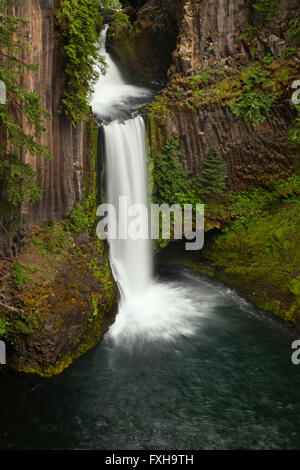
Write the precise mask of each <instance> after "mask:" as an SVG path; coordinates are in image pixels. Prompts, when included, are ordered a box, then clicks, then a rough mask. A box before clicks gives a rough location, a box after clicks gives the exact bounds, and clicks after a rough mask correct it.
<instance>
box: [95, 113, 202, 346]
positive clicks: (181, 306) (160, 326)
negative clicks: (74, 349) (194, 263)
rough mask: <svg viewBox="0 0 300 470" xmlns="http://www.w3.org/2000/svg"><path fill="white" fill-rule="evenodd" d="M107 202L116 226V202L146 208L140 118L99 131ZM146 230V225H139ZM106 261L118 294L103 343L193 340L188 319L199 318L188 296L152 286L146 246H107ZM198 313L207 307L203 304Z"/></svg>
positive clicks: (120, 217) (121, 219) (123, 219)
mask: <svg viewBox="0 0 300 470" xmlns="http://www.w3.org/2000/svg"><path fill="white" fill-rule="evenodd" d="M104 139H105V160H106V168H107V187H108V202H109V203H110V204H112V205H113V206H114V207H115V208H116V212H117V225H119V224H121V225H122V224H124V226H125V227H126V226H127V224H128V222H129V221H128V220H127V214H124V213H122V212H121V211H120V213H118V210H117V209H118V207H119V197H120V196H126V197H127V201H128V207H129V206H130V205H132V204H143V205H144V206H147V186H148V184H147V168H146V163H147V148H146V130H145V124H144V120H143V118H142V117H141V116H137V117H135V118H132V119H128V120H126V121H125V122H119V121H117V120H115V121H113V122H111V123H110V124H107V125H106V126H104ZM142 223H143V224H144V227H142V229H143V230H142V231H144V232H146V231H147V230H148V219H147V220H146V219H144V220H142ZM109 244H110V259H111V265H112V269H113V273H114V277H115V279H116V281H117V283H118V284H119V287H120V291H121V294H122V295H121V302H120V305H119V313H118V315H117V318H116V322H115V323H114V325H113V326H112V327H111V329H110V331H109V333H108V338H112V339H113V340H115V341H118V343H121V344H122V345H124V346H126V345H127V346H128V345H129V344H132V343H133V342H139V343H140V341H145V340H147V339H158V338H161V339H166V340H170V339H173V338H175V337H177V336H178V335H185V336H188V335H191V334H193V331H194V328H193V322H192V318H193V317H195V316H199V311H198V312H197V311H196V309H195V307H194V305H193V302H192V301H191V300H189V298H188V297H189V296H188V292H187V291H186V290H185V289H183V288H182V287H179V286H176V285H174V284H171V283H158V282H157V281H155V280H154V279H153V275H152V254H151V242H150V240H149V239H147V240H142V239H141V240H132V239H124V240H123V239H121V240H119V239H116V240H110V242H109ZM203 308H204V310H206V309H207V303H205V302H204V303H203Z"/></svg>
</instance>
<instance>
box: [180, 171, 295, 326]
mask: <svg viewBox="0 0 300 470" xmlns="http://www.w3.org/2000/svg"><path fill="white" fill-rule="evenodd" d="M299 201H300V175H298V174H296V175H294V176H293V177H291V178H290V179H289V180H287V181H284V180H282V181H277V182H276V181H270V183H269V185H268V186H267V187H265V188H252V189H249V190H247V191H243V192H241V193H238V194H234V193H233V194H232V195H231V197H230V198H229V204H228V206H227V209H226V211H225V212H224V220H225V222H226V223H225V225H224V230H223V231H218V232H213V234H210V233H207V234H206V241H205V245H204V248H203V250H202V251H201V252H199V253H198V254H195V253H187V252H186V253H182V254H181V255H176V257H175V258H173V261H172V262H175V263H180V264H183V265H185V266H187V267H190V268H192V269H195V270H198V271H200V272H203V273H205V274H208V275H210V276H215V277H216V278H218V279H220V280H222V281H224V282H226V283H227V284H228V285H229V286H231V287H234V288H236V289H237V290H238V291H239V292H240V293H241V294H242V295H244V296H245V297H246V298H247V299H248V300H250V301H252V302H253V303H254V304H255V305H257V306H258V307H259V308H261V309H264V310H268V311H270V312H272V313H273V314H274V315H277V316H279V317H280V318H282V319H283V320H286V321H291V322H293V323H295V324H296V325H297V326H298V327H300V245H299V233H300V202H299ZM228 216H229V218H230V220H231V222H228V219H227V217H228ZM171 260H172V259H171Z"/></svg>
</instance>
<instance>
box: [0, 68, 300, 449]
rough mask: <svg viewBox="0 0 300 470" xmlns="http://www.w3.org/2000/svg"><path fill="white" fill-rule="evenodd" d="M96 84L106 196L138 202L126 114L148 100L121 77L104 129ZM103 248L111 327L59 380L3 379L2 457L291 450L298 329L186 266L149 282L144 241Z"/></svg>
mask: <svg viewBox="0 0 300 470" xmlns="http://www.w3.org/2000/svg"><path fill="white" fill-rule="evenodd" d="M109 77H110V76H109V75H108V76H106V78H105V80H106V82H107V84H108V86H109V87H110V86H112V85H113V80H112V79H110V80H108V78H109ZM101 80H103V78H101V79H100V81H99V83H98V85H97V88H96V90H97V93H98V95H97V93H95V96H94V100H95V101H97V100H99V101H98V104H99V103H100V101H101V100H102V104H101V106H100V104H99V108H97V103H96V104H95V103H94V105H93V107H94V110H95V112H97V109H98V110H103V109H105V110H106V112H105V113H106V119H105V121H106V124H105V128H104V134H105V140H106V152H107V156H108V154H109V159H108V168H107V170H108V182H109V191H110V194H109V195H108V197H109V199H110V200H113V199H114V198H116V197H117V195H118V194H127V195H128V196H130V197H131V200H132V201H136V200H141V199H142V200H144V198H145V197H146V191H145V188H146V185H145V181H144V182H143V184H142V181H143V178H145V167H146V165H145V152H146V150H145V140H144V139H145V128H144V123H143V120H142V118H141V117H139V116H135V117H134V116H132V115H131V113H132V111H135V110H136V109H138V107H139V106H140V103H141V94H140V93H142V94H143V93H144V92H141V91H140V90H139V91H137V95H138V98H137V103H134V99H133V94H131V97H130V100H127V99H126V96H125V95H124V90H125V88H126V86H127V85H126V84H125V82H124V81H123V79H122V81H123V84H122V83H119V85H120V86H119V88H118V94H119V95H120V96H121V102H122V106H121V108H122V109H121V120H113V122H109V113H110V112H111V111H112V108H111V101H110V100H111V98H109V94H108V93H107V94H105V92H106V90H107V88H106V87H105V86H104V85H103V82H102V85H101ZM100 85H101V86H100ZM129 86H131V85H129ZM124 87H125V88H124ZM101 90H102V93H103V95H102V97H101ZM131 91H132V89H131ZM111 93H113V90H111ZM105 96H106V97H107V102H106V101H105V100H106V99H105ZM116 96H117V95H116ZM120 96H119V97H120ZM122 96H123V97H122ZM143 96H144V98H145V95H143ZM144 98H143V99H144ZM118 99H119V98H118ZM118 99H116V101H117V102H118ZM105 103H106V104H105ZM114 109H115V108H114ZM110 116H113V117H114V116H118V113H117V112H116V113H115V112H112V114H110ZM124 116H126V118H127V120H126V121H125V122H124ZM102 118H103V116H102ZM114 149H118V151H117V152H115V151H114ZM110 250H111V263H112V267H113V270H114V275H115V278H116V280H117V282H118V284H119V286H120V289H121V291H122V299H121V304H120V306H119V313H118V315H117V318H116V322H115V324H114V325H113V326H112V327H111V329H110V331H109V333H108V334H107V335H106V336H105V338H104V341H102V342H101V343H100V344H99V345H98V346H97V347H95V348H94V349H93V350H91V351H89V352H88V353H86V354H85V355H84V356H82V357H80V358H79V359H77V360H76V361H75V362H74V364H73V365H72V366H70V367H69V368H68V369H67V370H65V371H64V372H63V373H62V374H60V375H59V376H56V377H53V378H51V379H42V378H39V377H35V376H20V375H7V376H0V449H102V450H123V449H126V450H140V449H145V450H148V449H150V450H154V449H156V450H159V449H161V450H164V449H174V450H176V449H177V450H189V449H192V450H195V449H297V448H299V442H300V435H299V429H300V402H299V390H300V366H298V367H297V366H294V365H293V364H292V361H291V354H292V350H291V344H292V342H293V341H294V340H295V339H296V336H295V334H294V332H290V331H289V330H288V329H287V328H285V327H284V326H283V325H282V323H281V322H279V321H277V320H276V319H273V318H271V317H269V316H268V315H265V314H263V313H261V312H258V311H256V310H255V309H254V308H253V307H252V306H250V305H249V304H247V303H246V302H245V301H244V300H243V299H241V298H240V297H239V296H237V295H236V294H235V293H234V292H233V291H231V290H230V289H228V288H226V287H224V286H222V285H221V284H219V283H216V282H214V281H212V280H208V279H207V278H206V277H204V276H200V275H198V274H196V273H194V272H192V271H190V270H188V269H181V268H175V267H172V268H171V267H170V266H163V265H160V266H159V267H158V268H157V269H156V270H155V271H156V275H155V276H154V275H153V266H152V257H151V253H150V247H149V244H148V243H136V242H135V244H132V243H128V241H127V242H125V241H122V240H120V241H118V240H116V241H115V243H111V246H110Z"/></svg>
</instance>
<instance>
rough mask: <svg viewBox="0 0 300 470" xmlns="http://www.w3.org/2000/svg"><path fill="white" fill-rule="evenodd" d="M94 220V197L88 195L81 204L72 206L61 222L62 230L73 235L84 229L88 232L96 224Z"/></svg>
mask: <svg viewBox="0 0 300 470" xmlns="http://www.w3.org/2000/svg"><path fill="white" fill-rule="evenodd" d="M96 220H97V217H96V197H95V196H94V195H90V196H88V198H87V199H85V200H84V201H83V203H82V204H77V206H76V207H74V209H73V210H72V211H71V212H70V214H68V216H67V217H66V219H65V220H63V222H62V224H63V228H64V230H66V232H68V233H69V234H70V235H73V234H76V233H80V232H84V231H87V232H89V233H90V232H91V231H92V230H93V228H94V226H95V224H96Z"/></svg>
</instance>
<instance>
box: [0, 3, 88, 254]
mask: <svg viewBox="0 0 300 470" xmlns="http://www.w3.org/2000/svg"><path fill="white" fill-rule="evenodd" d="M53 3H54V2H53V0H26V1H21V2H18V3H17V5H16V6H15V7H14V8H13V11H11V12H10V13H11V14H13V15H15V16H17V17H21V18H25V19H26V20H28V21H29V23H28V25H26V27H25V31H26V36H25V39H26V41H27V42H28V44H29V49H28V51H25V52H24V53H23V59H24V61H26V62H27V63H33V64H39V70H38V73H36V72H25V73H24V76H23V79H22V81H23V86H24V87H25V88H27V89H28V90H29V91H31V92H35V93H36V94H37V95H38V96H39V97H40V98H41V102H42V104H43V106H44V108H46V109H47V110H48V111H50V112H51V114H52V119H50V118H49V119H47V121H46V128H47V130H46V132H45V133H44V134H43V135H42V137H41V140H40V142H41V143H42V144H43V145H46V146H47V147H48V148H49V151H50V153H51V154H52V156H53V159H52V160H49V161H46V160H43V159H39V158H35V157H32V156H31V155H30V154H29V153H27V152H24V151H21V158H22V160H23V161H24V162H26V163H30V164H31V166H32V167H33V168H34V170H35V171H36V173H37V182H38V184H39V185H40V187H41V188H42V190H43V197H42V200H41V201H39V202H36V203H34V204H31V203H28V202H23V203H22V205H21V215H22V221H23V224H24V228H25V229H27V228H28V227H31V226H33V225H38V224H41V223H42V222H44V221H45V220H47V219H50V218H51V219H53V220H54V221H57V220H60V219H61V218H62V217H63V215H64V214H65V213H67V212H68V211H70V210H71V209H72V208H73V207H74V206H75V205H76V203H78V202H79V201H80V200H81V198H82V193H83V167H84V159H85V149H86V139H87V129H86V128H87V126H86V124H85V123H82V124H79V125H78V126H76V127H75V128H74V127H73V126H72V123H71V121H70V120H69V119H67V118H66V117H65V116H64V115H63V114H60V113H59V109H60V104H61V96H62V93H63V91H64V66H65V57H64V52H63V48H62V46H61V44H60V43H59V39H58V37H57V34H56V32H55V29H54V14H53ZM23 125H25V124H24V123H23ZM21 233H22V232H21ZM19 241H20V237H19V235H18V234H16V235H12V234H11V233H8V232H7V231H6V230H5V228H4V227H3V228H2V233H0V253H1V252H2V253H5V254H6V255H13V254H14V253H15V249H16V247H17V245H18V243H19ZM14 246H15V248H14Z"/></svg>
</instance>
